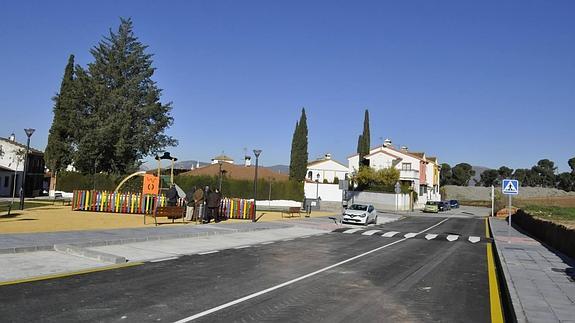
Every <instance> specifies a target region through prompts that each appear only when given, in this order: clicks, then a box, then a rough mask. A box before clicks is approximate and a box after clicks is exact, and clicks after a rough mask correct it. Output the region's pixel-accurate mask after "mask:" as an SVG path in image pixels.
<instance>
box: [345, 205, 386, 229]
mask: <svg viewBox="0 0 575 323" xmlns="http://www.w3.org/2000/svg"><path fill="white" fill-rule="evenodd" d="M341 222H342V223H356V224H363V225H368V224H370V223H375V224H377V211H376V210H375V207H373V205H371V204H352V205H350V206H349V207H348V208H347V209H345V211H343V217H342V220H341Z"/></svg>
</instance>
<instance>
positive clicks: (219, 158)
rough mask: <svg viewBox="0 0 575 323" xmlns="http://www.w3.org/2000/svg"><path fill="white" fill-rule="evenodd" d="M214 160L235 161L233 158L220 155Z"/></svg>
mask: <svg viewBox="0 0 575 323" xmlns="http://www.w3.org/2000/svg"><path fill="white" fill-rule="evenodd" d="M212 160H228V161H234V160H233V159H232V158H231V157H229V156H226V155H219V156H216V157H214V158H213V159H212Z"/></svg>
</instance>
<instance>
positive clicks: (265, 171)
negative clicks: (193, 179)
mask: <svg viewBox="0 0 575 323" xmlns="http://www.w3.org/2000/svg"><path fill="white" fill-rule="evenodd" d="M255 169H256V168H255V166H250V167H246V166H243V165H234V164H230V163H222V170H223V171H226V173H225V176H226V177H228V178H233V179H243V180H253V179H254V175H255V174H254V173H255ZM219 171H220V165H219V164H210V165H206V166H203V167H199V168H195V169H192V170H190V171H188V172H185V173H182V174H181V175H187V176H202V175H204V176H218V174H219ZM258 178H262V179H268V178H272V179H274V180H276V181H287V180H288V179H289V176H288V175H287V174H280V173H278V172H274V171H273V170H271V169H269V168H266V167H261V166H260V167H258Z"/></svg>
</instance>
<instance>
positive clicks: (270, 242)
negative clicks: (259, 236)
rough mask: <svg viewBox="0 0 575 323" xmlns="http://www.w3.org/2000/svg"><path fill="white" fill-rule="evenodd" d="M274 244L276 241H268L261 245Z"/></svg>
mask: <svg viewBox="0 0 575 323" xmlns="http://www.w3.org/2000/svg"><path fill="white" fill-rule="evenodd" d="M274 242H275V241H267V242H262V243H260V244H272V243H274Z"/></svg>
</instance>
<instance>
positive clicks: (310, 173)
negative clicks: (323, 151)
mask: <svg viewBox="0 0 575 323" xmlns="http://www.w3.org/2000/svg"><path fill="white" fill-rule="evenodd" d="M307 178H309V179H313V173H312V172H311V170H310V171H309V172H307Z"/></svg>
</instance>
